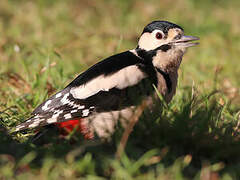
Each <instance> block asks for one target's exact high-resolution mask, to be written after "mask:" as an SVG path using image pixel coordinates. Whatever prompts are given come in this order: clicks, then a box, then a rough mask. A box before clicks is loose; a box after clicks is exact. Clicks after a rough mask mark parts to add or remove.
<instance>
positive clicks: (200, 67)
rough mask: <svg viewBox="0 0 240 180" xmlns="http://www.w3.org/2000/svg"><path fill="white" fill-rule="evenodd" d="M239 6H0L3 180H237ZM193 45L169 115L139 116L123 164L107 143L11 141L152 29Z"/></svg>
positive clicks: (189, 2) (164, 111) (72, 2)
mask: <svg viewBox="0 0 240 180" xmlns="http://www.w3.org/2000/svg"><path fill="white" fill-rule="evenodd" d="M239 8H240V3H239V1H237V0H236V1H234V0H229V1H223V0H219V1H208V0H202V1H194V0H185V1H182V0H176V1H169V0H162V1H160V2H159V1H155V0H150V1H143V0H139V1H137V0H128V1H127V0H122V1H117V0H114V1H107V0H101V1H97V0H92V1H86V0H83V1H77V0H69V1H57V0H52V1H48V0H36V1H29V0H18V1H16V0H9V1H7V0H2V1H0V63H1V68H0V84H1V88H0V179H31V178H35V179H57V178H58V179H59V178H61V179H81V178H82V179H226V180H227V179H239V178H240V173H239V172H240V163H239V162H240V158H239V150H240V132H239V120H240V106H239V105H240V95H239V87H240V80H239V76H240V66H239V52H240V35H239V34H240V21H239V19H240V12H239ZM155 19H165V20H169V21H173V22H175V23H177V24H179V25H181V26H182V27H184V29H185V33H186V34H189V35H195V36H198V37H200V39H201V40H200V42H201V44H200V45H199V46H198V47H196V48H191V49H189V51H188V53H187V54H186V55H185V56H184V60H183V63H182V65H181V69H180V72H179V76H180V77H179V84H178V89H177V93H176V95H175V97H174V99H173V100H172V102H171V103H170V104H169V106H167V107H166V106H157V107H156V109H155V110H154V112H153V113H150V112H145V113H144V115H143V116H142V117H141V119H140V120H139V122H138V123H137V124H136V126H135V127H134V131H133V132H132V133H131V134H130V137H129V139H128V142H127V146H126V147H125V149H124V151H125V153H124V154H123V155H122V157H121V158H120V159H117V158H115V156H114V154H115V152H116V151H117V147H118V144H119V141H120V139H121V135H122V132H123V130H122V129H121V128H120V129H119V130H118V132H116V134H114V136H113V140H112V141H111V142H107V143H101V142H98V141H96V142H92V141H89V142H86V141H83V139H82V137H81V136H79V134H77V133H74V134H72V135H70V136H68V137H66V138H61V137H59V134H58V132H57V130H56V129H55V128H52V129H51V131H48V132H47V133H46V134H45V135H44V136H42V137H41V138H39V139H38V140H37V141H35V142H34V143H33V142H32V137H33V134H34V132H33V131H30V132H27V133H18V134H11V135H10V134H9V133H8V132H7V130H9V129H10V128H11V127H14V126H15V125H16V124H19V123H20V122H23V121H24V120H25V119H26V118H27V117H28V116H29V115H30V113H31V111H32V110H33V109H34V108H35V107H36V106H37V105H38V104H39V103H41V102H42V101H43V100H45V99H46V98H47V97H48V96H49V95H51V94H52V93H54V92H56V91H57V90H60V89H61V88H63V87H64V86H66V85H67V84H68V83H69V82H70V81H71V80H72V79H73V78H74V77H75V76H76V75H78V74H79V73H80V72H82V71H84V70H85V69H87V67H89V66H90V65H92V64H94V63H95V62H96V61H99V60H100V59H103V58H104V57H108V56H109V55H112V54H114V53H117V52H122V51H124V50H127V49H132V48H134V47H135V46H136V43H137V38H138V36H139V35H140V33H141V31H142V28H143V27H144V26H145V25H146V24H147V23H149V22H150V21H152V20H155Z"/></svg>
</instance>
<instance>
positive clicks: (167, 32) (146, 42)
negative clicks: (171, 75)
mask: <svg viewBox="0 0 240 180" xmlns="http://www.w3.org/2000/svg"><path fill="white" fill-rule="evenodd" d="M198 39H199V38H197V37H194V36H186V35H184V30H183V28H182V27H180V26H178V25H176V24H173V23H171V22H168V21H153V22H151V23H150V24H148V25H147V26H146V27H145V28H144V30H143V32H142V34H141V36H140V39H139V42H138V47H137V49H140V50H141V51H144V52H145V54H147V55H148V56H149V55H150V56H151V57H152V61H153V65H154V66H156V67H158V68H161V69H162V70H165V69H166V70H170V71H171V68H169V67H170V66H171V67H172V68H175V69H176V68H178V67H179V65H180V63H181V59H182V56H183V54H184V53H185V51H186V49H187V48H188V47H191V46H195V45H197V44H198V43H197V42H193V41H195V40H198Z"/></svg>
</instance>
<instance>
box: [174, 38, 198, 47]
mask: <svg viewBox="0 0 240 180" xmlns="http://www.w3.org/2000/svg"><path fill="white" fill-rule="evenodd" d="M196 40H199V38H198V37H195V36H182V37H181V38H180V39H178V40H175V41H174V42H173V43H174V45H176V46H181V47H186V48H187V47H191V46H196V45H198V44H199V43H198V42H192V41H196Z"/></svg>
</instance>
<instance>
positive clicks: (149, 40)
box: [138, 30, 166, 51]
mask: <svg viewBox="0 0 240 180" xmlns="http://www.w3.org/2000/svg"><path fill="white" fill-rule="evenodd" d="M157 32H159V30H154V31H153V32H152V33H149V32H145V33H143V34H142V36H141V37H140V39H139V42H138V45H139V47H140V48H141V49H144V50H146V51H150V50H153V49H156V48H158V47H160V46H161V45H162V44H165V43H166V41H165V40H164V39H161V40H159V39H157V38H156V37H155V36H156V33H157ZM160 32H161V31H160ZM161 33H162V32H161Z"/></svg>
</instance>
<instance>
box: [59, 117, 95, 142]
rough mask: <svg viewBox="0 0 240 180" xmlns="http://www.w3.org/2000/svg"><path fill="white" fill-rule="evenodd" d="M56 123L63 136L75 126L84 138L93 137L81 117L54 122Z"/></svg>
mask: <svg viewBox="0 0 240 180" xmlns="http://www.w3.org/2000/svg"><path fill="white" fill-rule="evenodd" d="M56 125H57V126H58V128H59V129H60V130H61V132H62V133H63V135H65V136H66V135H68V134H69V133H71V132H72V131H73V130H74V129H75V128H76V130H77V131H78V132H80V133H81V134H82V135H83V136H84V138H85V139H93V138H94V135H93V132H91V131H90V129H89V127H88V126H87V125H88V124H86V123H84V120H83V119H73V120H69V121H64V122H60V123H56Z"/></svg>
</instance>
